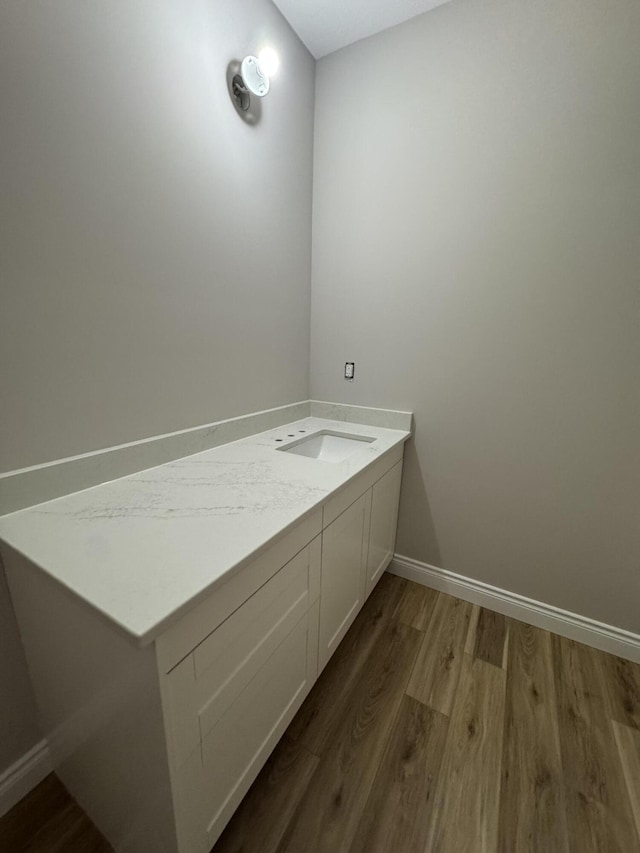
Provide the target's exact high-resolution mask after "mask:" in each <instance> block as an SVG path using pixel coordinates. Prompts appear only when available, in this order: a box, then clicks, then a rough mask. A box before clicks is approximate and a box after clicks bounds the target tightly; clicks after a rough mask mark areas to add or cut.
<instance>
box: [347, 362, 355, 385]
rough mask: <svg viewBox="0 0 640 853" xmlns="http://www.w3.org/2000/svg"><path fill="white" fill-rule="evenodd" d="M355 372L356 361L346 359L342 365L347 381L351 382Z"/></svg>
mask: <svg viewBox="0 0 640 853" xmlns="http://www.w3.org/2000/svg"><path fill="white" fill-rule="evenodd" d="M355 372H356V363H355V361H347V363H346V364H345V366H344V378H345V379H348V380H349V382H353V377H354V375H355Z"/></svg>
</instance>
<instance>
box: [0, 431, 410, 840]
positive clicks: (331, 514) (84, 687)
mask: <svg viewBox="0 0 640 853" xmlns="http://www.w3.org/2000/svg"><path fill="white" fill-rule="evenodd" d="M409 436H410V432H409V431H408V430H406V429H387V428H381V427H374V426H369V425H358V424H353V423H344V422H338V421H329V420H324V419H319V418H305V419H303V420H301V421H298V422H296V423H292V424H287V425H286V426H283V427H278V428H276V429H272V430H269V431H267V432H263V433H260V434H258V435H254V436H251V437H249V438H245V439H243V440H241V441H235V442H232V443H230V444H227V445H223V446H220V447H216V448H214V449H212V450H208V451H205V452H204V453H199V454H195V455H193V456H189V457H186V458H184V459H180V460H177V461H175V462H170V463H167V464H164V465H161V466H159V467H157V468H153V469H149V470H147V471H142V472H140V473H138V474H133V475H131V476H129V477H124V478H121V479H119V480H116V481H113V482H110V483H104V484H102V485H100V486H96V487H94V488H91V489H87V490H85V491H82V492H77V493H75V494H72V495H67V496H65V497H63V498H59V499H57V500H55V501H50V502H48V503H44V504H40V505H38V506H35V507H31V508H29V509H26V510H22V511H20V512H16V513H13V514H10V515H6V516H4V517H2V518H0V539H1V541H2V549H1V550H2V557H3V562H4V564H5V569H6V573H7V578H8V581H9V585H10V589H11V595H12V599H13V602H14V606H15V610H16V613H17V616H18V622H19V626H20V631H21V634H22V638H23V642H24V646H25V650H26V654H27V659H28V663H29V668H30V672H31V676H32V680H33V684H34V688H35V691H36V696H37V700H38V706H39V710H40V714H41V719H42V724H43V726H44V728H45V733H46V735H47V738H48V742H49V746H50V750H51V753H52V758H53V763H54V766H55V768H56V771H57V772H58V774H59V776H60V778H61V779H62V781H63V782H64V783H65V785H66V786H67V787H68V788H69V790H70V791H71V793H72V794H73V795H74V797H76V799H77V800H78V801H79V803H80V804H81V805H82V806H83V808H84V809H85V810H86V811H87V813H88V814H89V815H90V816H91V817H92V819H93V820H94V822H95V823H96V825H97V826H98V827H99V829H100V830H101V831H102V832H103V833H104V834H105V836H106V837H107V838H108V840H109V841H110V842H111V844H112V845H113V846H114V848H115V849H116V851H118V853H120V851H127V853H129V851H131V853H149V851H151V850H153V851H154V853H155V851H166V853H207V851H209V850H210V848H211V847H212V846H213V845H214V843H215V841H216V839H217V838H218V837H219V835H220V833H221V832H222V830H223V829H224V826H225V824H226V823H227V821H228V820H229V818H230V817H231V815H232V813H233V811H234V810H235V808H236V807H237V805H238V804H239V802H240V800H241V799H242V797H243V796H244V794H245V793H246V791H247V789H248V788H249V786H250V785H251V783H252V782H253V780H254V779H255V777H256V775H257V773H258V772H259V770H260V768H261V767H262V765H263V764H264V762H265V761H266V759H267V757H268V756H269V754H270V752H271V751H272V749H273V748H274V746H275V745H276V743H277V741H278V740H279V738H280V737H281V735H282V734H283V732H284V731H285V729H286V727H287V726H288V724H289V723H290V721H291V720H292V718H293V716H294V715H295V713H296V711H297V710H298V708H299V707H300V705H301V703H302V702H303V700H304V698H305V696H306V695H307V693H308V692H309V690H310V688H311V687H312V685H313V684H314V682H315V680H316V679H317V677H318V675H319V673H320V672H321V671H322V669H323V667H324V666H325V665H326V663H327V661H328V660H329V658H330V657H331V655H332V654H333V652H334V651H335V649H336V647H337V646H338V644H339V643H340V641H341V639H342V638H343V636H344V634H345V633H346V632H347V630H348V629H349V626H350V625H351V623H352V622H353V620H354V618H355V617H356V615H357V613H358V611H359V610H360V608H361V607H362V604H363V603H364V601H365V599H366V598H367V596H368V595H369V593H370V592H371V590H372V589H373V587H374V586H375V584H376V582H377V581H378V579H379V578H380V576H381V574H382V572H383V571H384V569H385V568H386V567H387V565H388V563H389V561H390V560H391V557H392V555H393V549H394V543H395V534H396V519H397V512H398V501H399V495H400V482H401V474H402V457H403V449H404V442H405V441H406V440H407V439H408V438H409Z"/></svg>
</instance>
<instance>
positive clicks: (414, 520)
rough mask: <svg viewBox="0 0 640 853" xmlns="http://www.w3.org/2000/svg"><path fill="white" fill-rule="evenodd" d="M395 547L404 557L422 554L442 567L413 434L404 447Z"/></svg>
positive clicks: (424, 557)
mask: <svg viewBox="0 0 640 853" xmlns="http://www.w3.org/2000/svg"><path fill="white" fill-rule="evenodd" d="M409 543H410V544H409ZM396 551H397V553H398V554H402V555H403V556H404V557H415V558H416V559H417V558H418V555H420V559H421V560H422V561H426V562H427V563H429V564H430V565H432V566H437V567H438V568H441V567H442V555H441V553H440V546H439V545H438V539H437V536H436V529H435V525H434V523H433V516H432V515H431V507H430V505H429V498H428V497H427V489H426V486H425V481H424V476H423V474H422V469H421V468H420V460H419V459H418V454H417V452H416V445H415V439H414V438H412V439H410V440H409V441H408V442H407V443H406V444H405V448H404V465H403V467H402V491H401V493H400V514H399V517H398V536H397V539H396Z"/></svg>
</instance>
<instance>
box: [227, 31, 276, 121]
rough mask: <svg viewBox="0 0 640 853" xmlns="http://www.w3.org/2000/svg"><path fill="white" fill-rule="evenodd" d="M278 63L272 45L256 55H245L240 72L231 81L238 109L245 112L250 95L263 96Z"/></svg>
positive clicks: (232, 92) (232, 93)
mask: <svg viewBox="0 0 640 853" xmlns="http://www.w3.org/2000/svg"><path fill="white" fill-rule="evenodd" d="M279 65H280V60H279V59H278V54H277V53H276V52H275V50H274V49H273V48H272V47H265V49H264V50H261V51H260V53H259V54H258V56H245V58H244V59H243V60H242V63H241V65H240V73H239V74H235V75H234V77H233V79H232V81H231V96H232V97H233V100H234V101H235V104H236V106H237V107H238V109H240V110H242V111H243V112H247V110H248V109H249V105H250V103H251V95H256V97H258V98H264V96H265V95H266V94H267V93H268V92H269V89H270V86H271V82H270V80H269V78H270V77H272V76H273V75H274V74H275V73H276V71H277V70H278V67H279Z"/></svg>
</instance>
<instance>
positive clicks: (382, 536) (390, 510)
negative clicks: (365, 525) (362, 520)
mask: <svg viewBox="0 0 640 853" xmlns="http://www.w3.org/2000/svg"><path fill="white" fill-rule="evenodd" d="M401 479H402V462H398V464H397V465H394V466H393V468H392V469H391V470H390V471H387V473H386V474H385V475H384V477H381V478H380V480H378V482H377V483H376V484H375V485H374V487H373V496H372V500H371V528H370V533H369V555H368V558H367V585H366V595H369V593H370V592H371V590H372V589H373V588H374V586H375V585H376V584H377V582H378V580H379V579H380V576H381V575H382V573H383V572H384V570H385V569H386V568H387V566H388V565H389V563H390V562H391V558H392V557H393V551H394V548H395V544H396V528H397V524H398V503H399V501H400V481H401Z"/></svg>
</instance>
